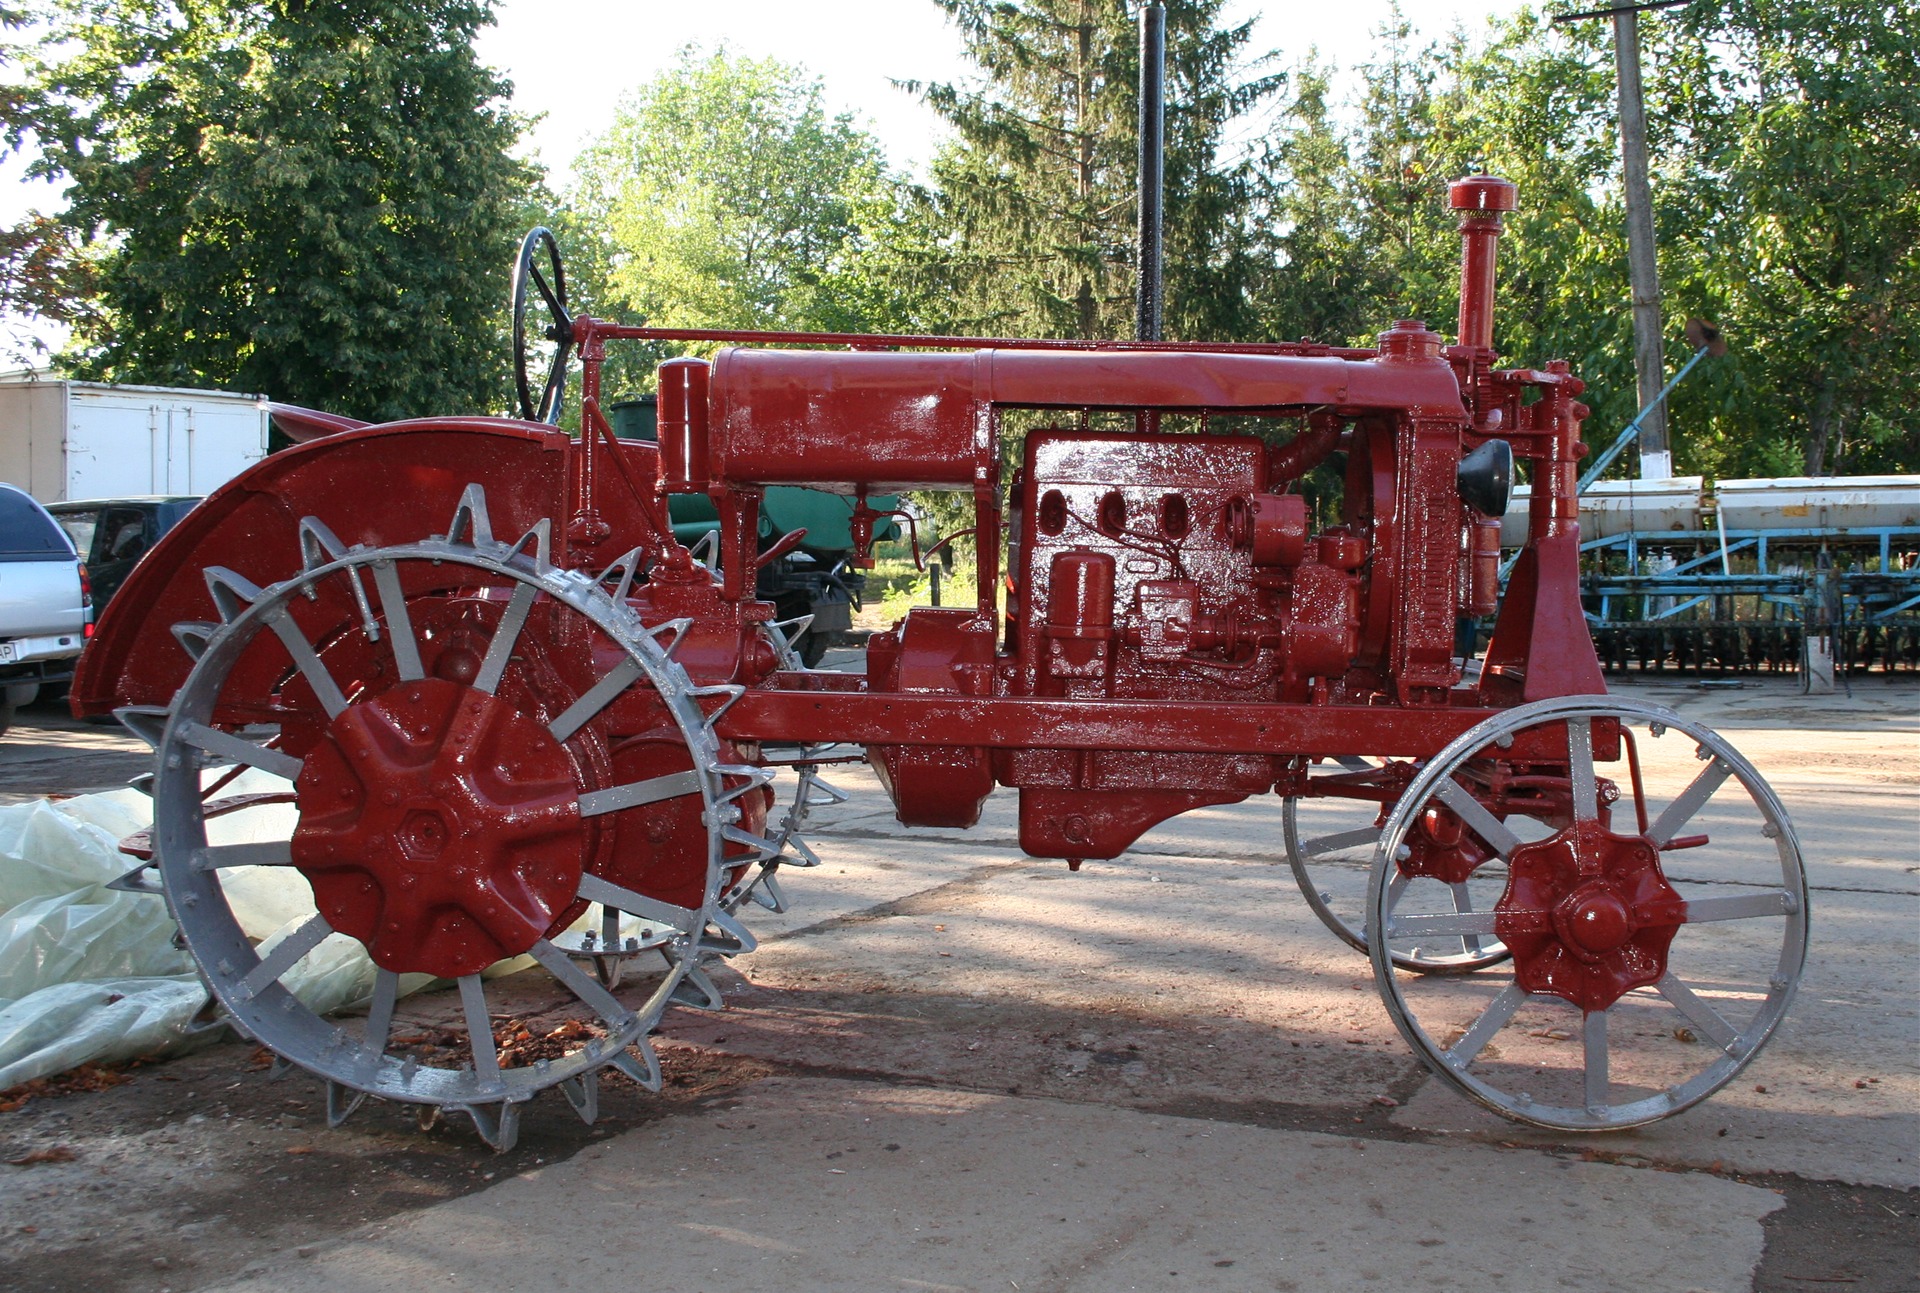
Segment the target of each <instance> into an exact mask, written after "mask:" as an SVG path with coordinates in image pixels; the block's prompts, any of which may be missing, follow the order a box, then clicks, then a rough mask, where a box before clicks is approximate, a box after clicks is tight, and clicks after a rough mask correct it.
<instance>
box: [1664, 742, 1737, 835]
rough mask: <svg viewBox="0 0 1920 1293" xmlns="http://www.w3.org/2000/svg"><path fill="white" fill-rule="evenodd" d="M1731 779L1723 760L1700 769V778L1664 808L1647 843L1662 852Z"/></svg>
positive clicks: (1731, 773)
mask: <svg viewBox="0 0 1920 1293" xmlns="http://www.w3.org/2000/svg"><path fill="white" fill-rule="evenodd" d="M1732 775H1733V768H1732V766H1731V765H1729V764H1728V763H1727V762H1726V761H1724V760H1722V759H1715V760H1714V761H1713V762H1712V763H1709V764H1708V765H1707V766H1706V767H1704V768H1702V769H1701V770H1700V775H1699V776H1697V777H1695V778H1694V779H1693V780H1692V782H1690V783H1689V784H1688V786H1687V788H1686V789H1685V790H1682V791H1681V792H1680V793H1679V795H1678V796H1676V797H1675V798H1674V801H1673V802H1672V803H1670V804H1668V805H1667V808H1666V811H1665V812H1663V813H1661V814H1660V816H1659V818H1658V819H1657V820H1656V821H1655V822H1654V823H1653V828H1652V829H1651V830H1649V831H1648V832H1647V840H1648V841H1649V842H1650V843H1651V844H1652V845H1653V846H1654V847H1655V848H1657V849H1660V848H1665V847H1666V846H1667V841H1668V840H1671V839H1672V838H1673V837H1674V836H1675V835H1676V834H1678V833H1679V830H1680V828H1681V827H1682V826H1685V825H1686V824H1687V823H1688V822H1689V821H1691V820H1692V818H1693V815H1694V814H1695V813H1697V812H1699V811H1700V810H1701V809H1702V808H1703V807H1705V806H1706V802H1707V800H1709V799H1711V798H1713V792H1714V791H1716V790H1718V789H1720V787H1721V785H1722V784H1723V783H1724V782H1725V781H1726V779H1727V778H1728V777H1731V776H1732Z"/></svg>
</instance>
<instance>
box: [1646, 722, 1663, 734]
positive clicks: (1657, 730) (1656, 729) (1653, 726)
mask: <svg viewBox="0 0 1920 1293" xmlns="http://www.w3.org/2000/svg"><path fill="white" fill-rule="evenodd" d="M1647 731H1649V732H1651V733H1652V734H1653V735H1655V736H1665V735H1666V734H1667V725H1666V724H1665V723H1650V724H1648V725H1647Z"/></svg>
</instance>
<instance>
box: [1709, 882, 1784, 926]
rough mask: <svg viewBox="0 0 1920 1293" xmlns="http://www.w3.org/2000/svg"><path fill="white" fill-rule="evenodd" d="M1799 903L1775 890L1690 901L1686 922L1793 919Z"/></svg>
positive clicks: (1782, 892)
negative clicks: (1767, 918)
mask: <svg viewBox="0 0 1920 1293" xmlns="http://www.w3.org/2000/svg"><path fill="white" fill-rule="evenodd" d="M1799 905H1800V904H1799V903H1798V901H1796V900H1795V898H1794V896H1793V895H1792V894H1790V893H1788V892H1787V891H1786V890H1785V889H1774V890H1770V891H1768V892H1766V893H1743V894H1739V895H1736V896H1733V897H1728V898H1690V899H1688V901H1687V923H1688V924H1689V925H1696V924H1699V923H1701V922H1703V921H1709V920H1751V919H1753V918H1754V917H1755V916H1791V915H1792V914H1793V913H1794V912H1795V911H1796V910H1798V908H1799Z"/></svg>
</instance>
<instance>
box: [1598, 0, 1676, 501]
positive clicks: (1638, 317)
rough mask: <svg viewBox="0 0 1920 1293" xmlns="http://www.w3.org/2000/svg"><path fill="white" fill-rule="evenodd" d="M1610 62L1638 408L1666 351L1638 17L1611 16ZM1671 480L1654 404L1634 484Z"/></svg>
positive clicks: (1659, 410)
mask: <svg viewBox="0 0 1920 1293" xmlns="http://www.w3.org/2000/svg"><path fill="white" fill-rule="evenodd" d="M1613 59H1614V64H1615V66H1616V67H1618V69H1619V74H1620V161H1621V169H1622V171H1623V173H1624V177H1625V180H1626V199H1627V278H1628V281H1629V283H1630V284H1631V285H1632V290H1633V370H1634V377H1635V380H1636V385H1637V386H1638V388H1639V389H1638V394H1639V406H1640V407H1641V408H1646V407H1647V406H1648V405H1649V404H1654V403H1655V399H1656V397H1657V396H1658V395H1659V393H1660V388H1661V386H1662V385H1664V384H1665V382H1666V375H1667V362H1666V346H1665V344H1664V343H1663V342H1662V340H1661V337H1660V266H1659V262H1658V260H1657V258H1656V255H1655V251H1656V245H1655V243H1654V236H1653V190H1652V187H1651V185H1649V184H1648V182H1647V113H1646V104H1645V101H1644V99H1643V98H1642V95H1641V89H1640V15H1639V14H1638V13H1636V12H1635V11H1633V10H1631V9H1629V10H1627V11H1626V12H1624V13H1616V14H1614V15H1613ZM1671 475H1673V452H1672V449H1671V448H1670V447H1669V444H1668V441H1667V410H1666V406H1665V405H1656V407H1654V408H1653V409H1652V410H1651V411H1650V412H1649V413H1648V414H1647V415H1646V416H1645V417H1643V418H1641V419H1640V479H1642V480H1664V479H1666V478H1667V477H1669V476H1671Z"/></svg>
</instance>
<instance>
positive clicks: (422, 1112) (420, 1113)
mask: <svg viewBox="0 0 1920 1293" xmlns="http://www.w3.org/2000/svg"><path fill="white" fill-rule="evenodd" d="M440 1113H441V1110H440V1106H439V1105H437V1104H423V1105H420V1106H419V1107H417V1108H416V1109H414V1111H413V1118H414V1121H415V1122H417V1123H418V1124H419V1125H420V1130H421V1131H432V1130H433V1129H434V1127H435V1126H437V1125H438V1124H439V1122H440Z"/></svg>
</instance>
